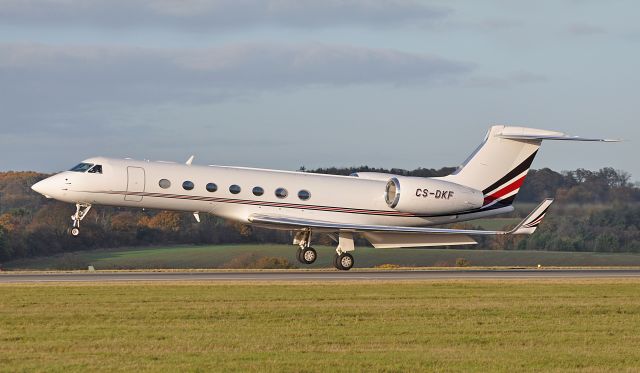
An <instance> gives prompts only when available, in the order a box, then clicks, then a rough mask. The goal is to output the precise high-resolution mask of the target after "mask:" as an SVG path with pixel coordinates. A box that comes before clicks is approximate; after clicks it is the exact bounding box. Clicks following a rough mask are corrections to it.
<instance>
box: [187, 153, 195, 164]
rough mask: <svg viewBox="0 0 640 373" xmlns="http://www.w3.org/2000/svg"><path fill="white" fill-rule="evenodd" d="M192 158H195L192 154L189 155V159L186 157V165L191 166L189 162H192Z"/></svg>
mask: <svg viewBox="0 0 640 373" xmlns="http://www.w3.org/2000/svg"><path fill="white" fill-rule="evenodd" d="M193 158H195V155H192V156H191V157H189V159H187V162H186V163H187V166H191V163H193Z"/></svg>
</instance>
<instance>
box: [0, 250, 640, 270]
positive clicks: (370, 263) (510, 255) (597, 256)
mask: <svg viewBox="0 0 640 373" xmlns="http://www.w3.org/2000/svg"><path fill="white" fill-rule="evenodd" d="M316 249H317V250H318V254H319V258H318V261H317V262H316V263H314V264H313V265H311V266H302V265H300V264H298V262H297V261H296V259H295V250H296V247H295V246H291V245H216V246H167V247H154V248H142V249H141V248H136V249H118V250H95V251H86V252H77V253H73V254H69V253H67V254H61V255H54V256H50V257H40V258H34V259H27V260H19V261H13V262H7V263H4V264H3V267H4V268H5V269H7V270H15V269H86V268H87V266H88V265H93V266H94V267H95V268H96V269H150V268H178V269H180V268H183V269H184V268H220V267H222V266H224V265H225V264H226V263H228V262H229V261H231V260H232V259H233V258H235V257H237V256H241V255H246V254H247V253H255V254H256V255H258V256H269V257H284V258H286V259H287V260H289V261H290V262H291V263H294V264H296V265H298V266H299V267H301V268H332V267H333V264H332V260H333V255H335V250H334V248H333V247H328V246H316ZM354 256H355V260H356V267H360V268H367V267H375V266H378V265H382V264H397V265H401V266H414V267H415V266H417V267H421V266H454V265H455V262H456V259H457V258H465V259H467V261H468V262H469V264H470V265H472V266H507V267H517V266H536V265H538V264H541V265H543V266H640V255H638V254H605V253H590V252H589V253H576V252H548V251H504V250H473V249H441V248H437V249H386V250H385V249H373V248H368V247H358V248H357V249H356V251H355V253H354Z"/></svg>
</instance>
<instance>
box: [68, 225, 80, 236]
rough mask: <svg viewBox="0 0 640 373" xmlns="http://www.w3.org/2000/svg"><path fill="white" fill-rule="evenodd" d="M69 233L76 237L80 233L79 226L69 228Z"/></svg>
mask: <svg viewBox="0 0 640 373" xmlns="http://www.w3.org/2000/svg"><path fill="white" fill-rule="evenodd" d="M69 235H70V236H71V237H78V236H79V235H80V228H78V227H72V228H69Z"/></svg>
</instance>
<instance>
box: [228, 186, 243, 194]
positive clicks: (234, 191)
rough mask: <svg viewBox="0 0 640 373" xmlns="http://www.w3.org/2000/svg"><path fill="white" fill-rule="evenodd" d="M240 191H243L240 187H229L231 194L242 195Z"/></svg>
mask: <svg viewBox="0 0 640 373" xmlns="http://www.w3.org/2000/svg"><path fill="white" fill-rule="evenodd" d="M240 190H241V188H240V185H236V184H233V185H232V186H230V187H229V192H231V194H238V193H240Z"/></svg>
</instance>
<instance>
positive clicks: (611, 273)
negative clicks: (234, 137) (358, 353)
mask: <svg viewBox="0 0 640 373" xmlns="http://www.w3.org/2000/svg"><path fill="white" fill-rule="evenodd" d="M561 278H565V279H566V278H571V279H602V278H640V270H638V269H537V270H536V269H508V270H411V271H401V270H394V271H366V270H360V271H349V272H338V271H261V272H257V271H210V272H206V271H198V272H195V271H194V272H74V273H20V274H12V273H0V283H45V282H127V281H212V282H215V281H292V282H293V281H363V280H365V281H366V280H375V281H394V280H451V279H470V280H473V279H478V280H480V279H496V280H499V279H500V280H502V279H512V280H518V279H520V280H522V279H561Z"/></svg>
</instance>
